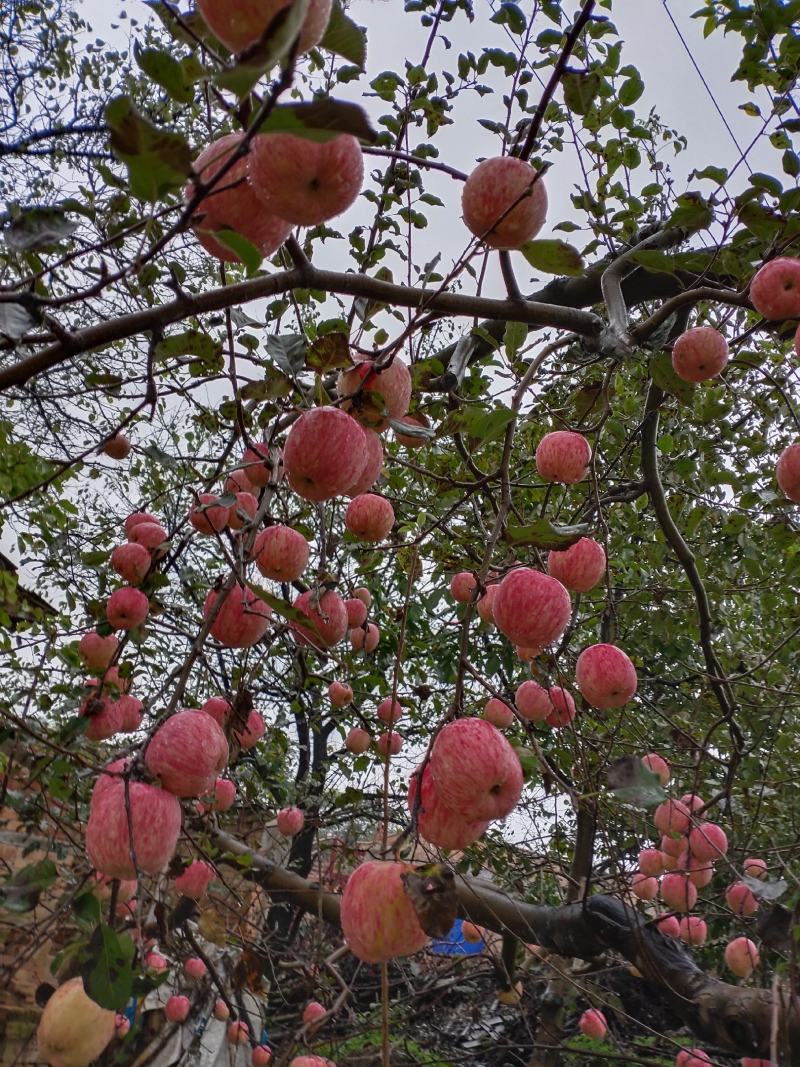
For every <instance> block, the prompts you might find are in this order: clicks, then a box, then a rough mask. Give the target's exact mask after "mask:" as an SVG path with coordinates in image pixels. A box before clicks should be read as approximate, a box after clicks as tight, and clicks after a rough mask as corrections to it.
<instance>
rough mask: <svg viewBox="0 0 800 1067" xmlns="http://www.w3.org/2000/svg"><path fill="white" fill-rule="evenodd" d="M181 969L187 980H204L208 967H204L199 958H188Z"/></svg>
mask: <svg viewBox="0 0 800 1067" xmlns="http://www.w3.org/2000/svg"><path fill="white" fill-rule="evenodd" d="M183 969H184V971H185V972H186V975H187V977H188V978H194V979H196V980H199V979H201V978H205V976H206V975H207V974H208V967H206V965H205V964H204V963H203V961H202V960H201V959H200V957H199V956H190V957H189V959H188V960H187V961H186V963H184V965H183Z"/></svg>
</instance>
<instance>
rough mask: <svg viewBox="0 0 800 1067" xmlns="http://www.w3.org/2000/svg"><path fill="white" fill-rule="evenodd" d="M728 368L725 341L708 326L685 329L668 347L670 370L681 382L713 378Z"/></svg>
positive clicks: (702, 380)
mask: <svg viewBox="0 0 800 1067" xmlns="http://www.w3.org/2000/svg"><path fill="white" fill-rule="evenodd" d="M727 365H728V342H727V341H726V340H725V337H724V336H723V335H722V334H721V333H720V332H719V330H715V329H713V328H712V327H711V326H695V327H694V328H693V329H691V330H686V331H685V333H682V334H681V335H680V337H678V338H677V339H676V341H675V344H674V345H673V346H672V369H673V370H674V371H675V373H676V374H677V375H678V377H679V378H682V379H683V380H684V381H685V382H705V381H708V380H709V379H710V378H716V376H717V375H718V374H719V373H720V371H723V370H725V368H726V367H727Z"/></svg>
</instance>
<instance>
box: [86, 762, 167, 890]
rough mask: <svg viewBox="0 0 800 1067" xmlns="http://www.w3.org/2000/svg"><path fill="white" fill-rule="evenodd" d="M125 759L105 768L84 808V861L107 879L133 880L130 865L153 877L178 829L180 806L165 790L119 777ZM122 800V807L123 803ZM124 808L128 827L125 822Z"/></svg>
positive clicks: (133, 869) (165, 856) (132, 871)
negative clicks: (132, 848) (85, 815)
mask: <svg viewBox="0 0 800 1067" xmlns="http://www.w3.org/2000/svg"><path fill="white" fill-rule="evenodd" d="M125 765H126V761H125V760H116V762H114V763H110V764H109V765H108V767H107V768H106V772H116V774H115V775H113V776H112V774H110V773H105V772H104V773H103V774H101V775H100V777H99V778H98V779H97V782H96V783H95V786H94V789H93V791H92V799H91V802H90V804H89V821H88V822H87V824H86V852H87V853H88V856H89V861H90V862H91V864H92V866H93V867H95V868H96V869H97V870H98V871H100V872H101V873H102V874H105V875H107V876H108V877H109V878H126V879H127V878H135V877H136V870H135V868H134V865H133V859H132V856H131V838H133V846H134V850H135V852H136V862H137V864H138V867H139V870H140V871H141V872H142V873H144V874H159V873H160V871H161V870H163V868H164V867H165V866H166V865H167V863H168V862H169V861H170V859H172V856H173V855H174V852H175V846H176V844H177V842H178V834H179V833H180V829H181V806H180V802H179V800H178V798H177V797H175V796H174V795H173V794H172V793H168V792H167V790H166V789H159V788H158V787H157V786H153V785H147V784H146V783H145V782H137V781H134V780H132V779H129V780H128V782H127V783H126V782H125V781H124V780H123V778H122V777H121V776H120V774H121V772H122V771H123V770H124V769H125ZM126 798H127V804H126ZM128 807H129V808H130V824H129V821H128V814H127V811H128Z"/></svg>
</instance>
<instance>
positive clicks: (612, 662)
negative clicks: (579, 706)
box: [575, 644, 638, 711]
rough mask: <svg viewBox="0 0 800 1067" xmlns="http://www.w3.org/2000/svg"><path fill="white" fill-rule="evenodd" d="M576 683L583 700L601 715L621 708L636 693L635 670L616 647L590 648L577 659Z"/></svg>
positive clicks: (601, 645) (592, 646)
mask: <svg viewBox="0 0 800 1067" xmlns="http://www.w3.org/2000/svg"><path fill="white" fill-rule="evenodd" d="M575 681H576V682H577V683H578V688H579V689H580V691H581V693H582V694H583V697H584V699H585V700H586V701H587V702H588V703H589V704H591V705H592V707H593V708H598V709H599V710H600V711H608V710H609V709H610V708H621V707H622V705H623V704H627V702H628V701H629V700H630V699H631V697H633V696H634V694H635V693H636V688H637V685H638V678H637V676H636V668H635V667H634V665H633V663H632V662H631V660H630V658H629V657H628V655H627V654H626V653H625V652H623V651H622V649H621V648H617V647H616V645H606V644H599V645H590V646H589V648H585V649H584V650H583V652H581V654H580V656H578V660H577V662H576V664H575Z"/></svg>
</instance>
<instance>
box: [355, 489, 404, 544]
mask: <svg viewBox="0 0 800 1067" xmlns="http://www.w3.org/2000/svg"><path fill="white" fill-rule="evenodd" d="M344 524H345V526H346V527H347V529H348V530H349V531H350V533H351V534H353V536H354V537H357V538H358V540H359V541H382V540H383V539H384V538H385V537H387V536H388V534H389V532H390V531H391V529H392V527H393V526H394V508H393V507H392V505H391V504H390V503H389V501H388V500H387V499H386V498H385V497H382V496H378V495H377V494H376V493H362V494H361V496H354V497H353V499H352V500H351V501H350V503H349V504H348V505H347V511H346V512H345V515H344Z"/></svg>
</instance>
